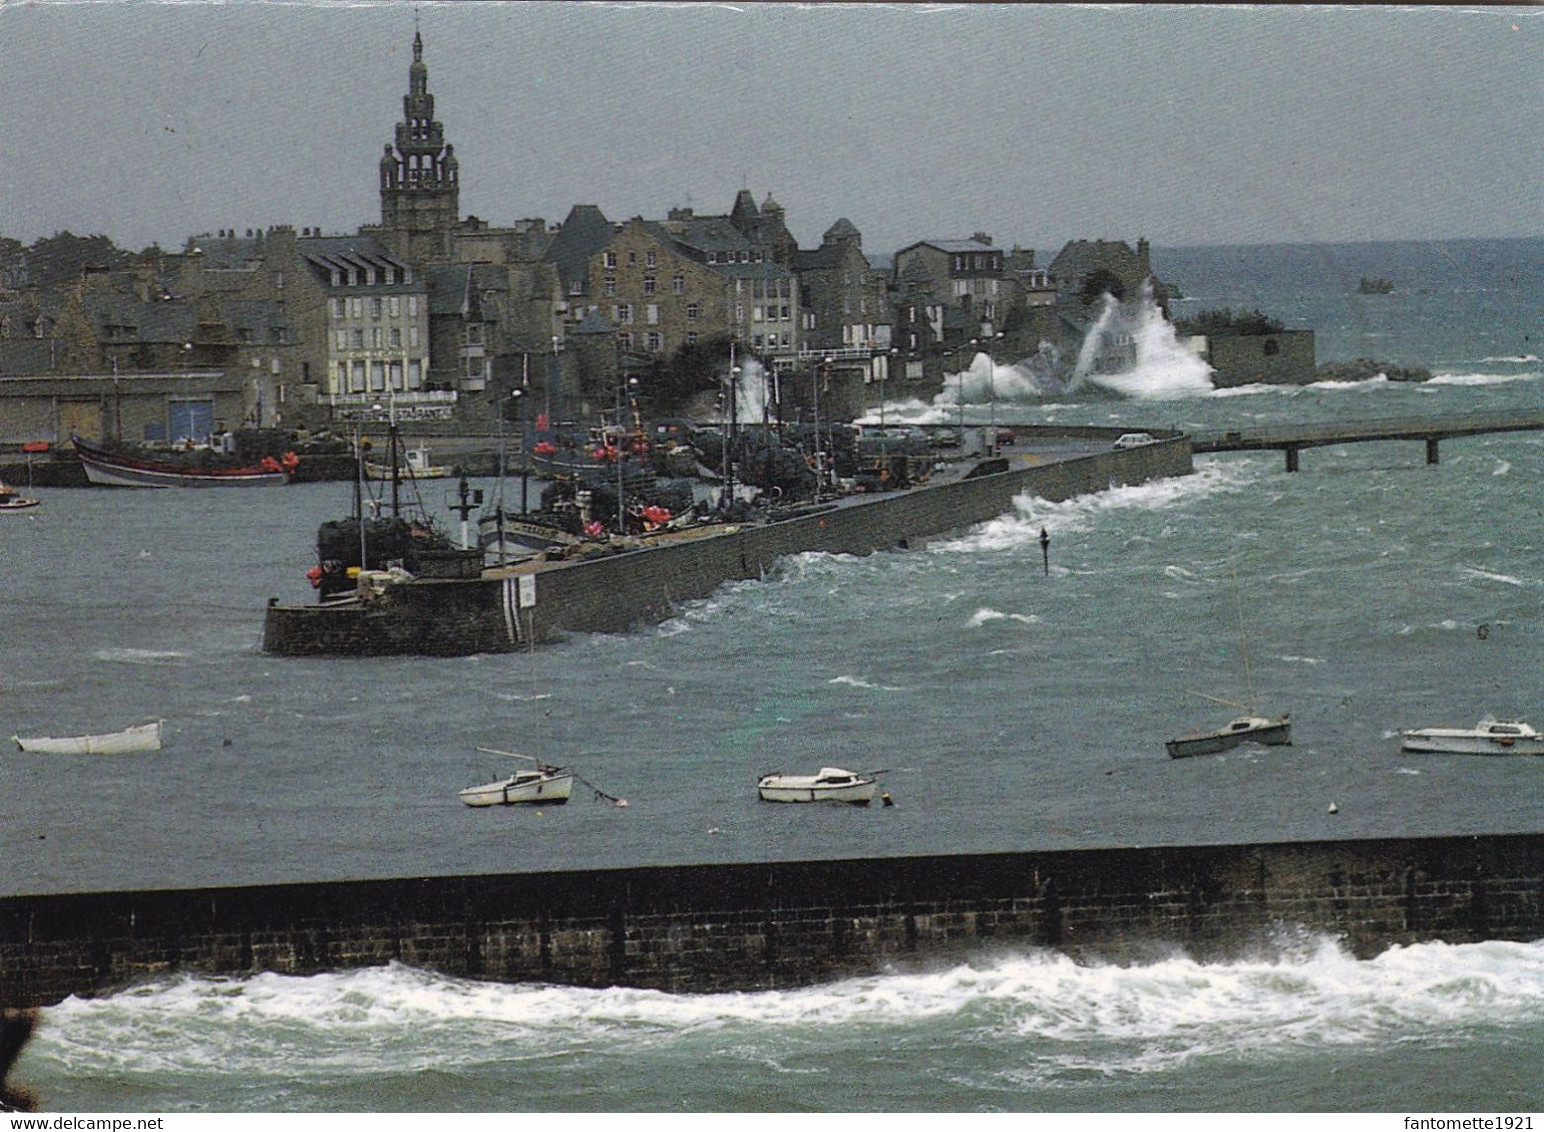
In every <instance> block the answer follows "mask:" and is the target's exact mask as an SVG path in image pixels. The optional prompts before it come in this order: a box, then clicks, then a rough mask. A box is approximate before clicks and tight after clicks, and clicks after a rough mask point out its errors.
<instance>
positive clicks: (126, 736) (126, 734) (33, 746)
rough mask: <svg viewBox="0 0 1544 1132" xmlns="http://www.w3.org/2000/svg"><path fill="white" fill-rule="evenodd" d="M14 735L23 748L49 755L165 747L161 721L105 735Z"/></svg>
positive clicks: (129, 752)
mask: <svg viewBox="0 0 1544 1132" xmlns="http://www.w3.org/2000/svg"><path fill="white" fill-rule="evenodd" d="M12 738H13V739H14V740H15V741H16V745H17V746H18V747H20V748H21V749H22V750H23V751H31V752H33V753H36V754H45V755H133V754H139V753H141V752H144V751H159V750H160V749H161V721H160V720H159V719H158V720H156V721H155V722H154V723H142V724H139V725H138V726H136V727H126V728H124V729H123V730H122V731H111V732H108V733H107V734H105V735H66V736H57V737H56V736H49V735H40V736H38V737H36V738H32V739H23V738H22V737H21V736H20V735H14V736H12Z"/></svg>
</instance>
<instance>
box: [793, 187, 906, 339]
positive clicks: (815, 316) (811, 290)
mask: <svg viewBox="0 0 1544 1132" xmlns="http://www.w3.org/2000/svg"><path fill="white" fill-rule="evenodd" d="M793 268H794V271H795V272H796V273H797V275H798V277H799V282H800V284H801V285H802V290H803V293H804V322H803V325H802V327H801V330H802V332H803V333H802V336H801V337H802V344H803V346H804V348H805V349H807V350H812V351H826V350H836V349H842V348H844V347H864V346H868V347H873V348H878V349H888V348H889V347H890V341H891V326H892V316H891V311H890V304H889V296H888V288H887V287H886V283H885V275H884V273H883V272H879V271H875V270H874V268H873V267H872V265H871V264H870V263H869V261H868V257H867V256H866V255H864V254H863V234H862V233H861V232H859V231H858V229H857V226H856V225H854V224H853V223H852V221H850V220H848V219H847V218H846V217H842V218H841V219H840V220H838V221H837V222H836V223H835V224H833V225H831V227H829V228H827V229H826V231H825V234H824V235H823V236H822V237H821V241H820V247H818V248H813V249H811V250H810V251H795V252H794V256H793Z"/></svg>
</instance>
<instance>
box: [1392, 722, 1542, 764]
mask: <svg viewBox="0 0 1544 1132" xmlns="http://www.w3.org/2000/svg"><path fill="white" fill-rule="evenodd" d="M1399 749H1400V750H1402V751H1419V752H1429V753H1431V754H1439V755H1544V735H1540V734H1539V732H1538V731H1537V730H1536V729H1534V728H1532V727H1530V726H1528V724H1526V723H1522V722H1519V721H1518V720H1515V719H1482V720H1480V721H1479V722H1478V723H1476V724H1475V725H1474V726H1473V727H1422V728H1416V729H1413V730H1410V731H1401V732H1400V733H1399Z"/></svg>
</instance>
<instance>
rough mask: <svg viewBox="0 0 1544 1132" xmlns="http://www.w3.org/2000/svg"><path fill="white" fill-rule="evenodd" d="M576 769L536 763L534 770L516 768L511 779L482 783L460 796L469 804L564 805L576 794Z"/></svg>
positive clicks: (466, 790)
mask: <svg viewBox="0 0 1544 1132" xmlns="http://www.w3.org/2000/svg"><path fill="white" fill-rule="evenodd" d="M573 789H574V772H573V771H571V770H565V769H564V768H562V767H558V766H547V765H545V764H543V763H537V764H536V767H535V769H533V770H517V771H516V772H515V773H514V774H512V775H510V776H509V777H508V778H503V779H500V780H499V781H497V782H489V783H486V784H484V785H482V786H469V787H467V788H466V789H465V790H463V791H461V794H460V797H461V800H462V801H463V802H465V803H466V804H467V805H468V806H515V805H520V804H522V803H538V804H541V805H547V806H561V805H562V804H563V803H564V802H567V801H568V796H569V795H570V794H571V793H573Z"/></svg>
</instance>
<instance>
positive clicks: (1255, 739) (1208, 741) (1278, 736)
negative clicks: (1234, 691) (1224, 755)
mask: <svg viewBox="0 0 1544 1132" xmlns="http://www.w3.org/2000/svg"><path fill="white" fill-rule="evenodd" d="M1245 743H1260V744H1262V745H1264V746H1267V747H1281V746H1291V745H1292V723H1291V720H1290V719H1288V717H1287V716H1286V715H1280V716H1277V717H1276V718H1275V719H1266V718H1265V717H1263V716H1258V715H1246V716H1240V717H1239V718H1238V719H1234V720H1231V721H1229V722H1228V723H1225V724H1223V725H1222V726H1221V727H1219V728H1217V729H1216V730H1214V731H1196V732H1193V733H1191V734H1189V735H1186V736H1184V737H1182V738H1179V739H1170V740H1169V741H1168V742H1167V743H1165V744H1164V748H1165V749H1166V750H1167V751H1168V752H1169V758H1171V759H1184V758H1189V757H1190V756H1191V755H1215V754H1217V753H1218V752H1219V751H1229V750H1232V749H1233V748H1234V747H1238V746H1242V745H1243V744H1245Z"/></svg>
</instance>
